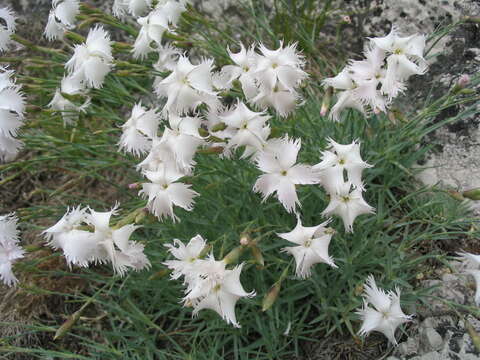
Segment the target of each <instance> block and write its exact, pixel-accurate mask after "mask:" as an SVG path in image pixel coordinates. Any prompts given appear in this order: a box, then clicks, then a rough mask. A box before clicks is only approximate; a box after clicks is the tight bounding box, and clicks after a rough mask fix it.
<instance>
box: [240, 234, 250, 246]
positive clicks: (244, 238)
mask: <svg viewBox="0 0 480 360" xmlns="http://www.w3.org/2000/svg"><path fill="white" fill-rule="evenodd" d="M250 240H251V239H250V236H249V235H248V234H241V235H240V245H243V246H247V245H248V244H250Z"/></svg>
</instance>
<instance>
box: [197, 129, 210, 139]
mask: <svg viewBox="0 0 480 360" xmlns="http://www.w3.org/2000/svg"><path fill="white" fill-rule="evenodd" d="M198 133H199V134H200V136H201V137H207V136H208V135H210V133H209V132H208V130H205V129H204V128H199V129H198Z"/></svg>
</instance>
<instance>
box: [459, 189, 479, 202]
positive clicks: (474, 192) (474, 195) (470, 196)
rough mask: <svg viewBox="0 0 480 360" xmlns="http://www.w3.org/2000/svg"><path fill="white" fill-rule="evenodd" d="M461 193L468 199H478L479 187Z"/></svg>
mask: <svg viewBox="0 0 480 360" xmlns="http://www.w3.org/2000/svg"><path fill="white" fill-rule="evenodd" d="M462 195H463V196H464V197H466V198H468V199H470V200H480V188H476V189H472V190H468V191H464V192H463V194H462Z"/></svg>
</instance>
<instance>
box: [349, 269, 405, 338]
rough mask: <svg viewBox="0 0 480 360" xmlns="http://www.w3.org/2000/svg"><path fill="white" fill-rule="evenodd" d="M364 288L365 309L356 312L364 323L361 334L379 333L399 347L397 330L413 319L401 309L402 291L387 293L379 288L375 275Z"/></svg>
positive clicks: (396, 290)
mask: <svg viewBox="0 0 480 360" xmlns="http://www.w3.org/2000/svg"><path fill="white" fill-rule="evenodd" d="M364 288H365V292H364V295H363V296H364V300H363V307H362V308H361V309H359V310H358V311H357V312H356V313H357V314H358V315H360V317H361V319H362V321H363V324H362V327H361V329H360V331H359V334H360V335H362V336H363V335H368V334H369V333H370V332H372V331H379V332H381V333H383V334H384V335H385V336H386V337H387V338H388V340H390V342H391V343H392V344H394V345H397V340H396V339H395V330H396V329H397V327H398V326H399V325H401V324H403V323H406V322H408V321H410V320H411V319H412V317H411V316H410V315H405V314H404V313H403V311H402V309H401V307H400V290H399V289H398V288H396V289H395V292H394V291H389V292H387V293H386V292H385V291H384V290H382V289H379V288H378V287H377V284H376V283H375V279H374V277H373V275H370V276H369V277H368V278H367V281H366V284H365V287H364ZM369 305H372V306H373V307H370V306H369Z"/></svg>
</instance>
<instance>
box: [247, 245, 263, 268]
mask: <svg viewBox="0 0 480 360" xmlns="http://www.w3.org/2000/svg"><path fill="white" fill-rule="evenodd" d="M250 250H251V251H252V256H253V259H254V260H255V262H256V263H257V264H258V265H260V266H261V267H264V266H265V261H264V259H263V254H262V251H261V250H260V248H259V247H258V246H257V245H252V246H251V247H250Z"/></svg>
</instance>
